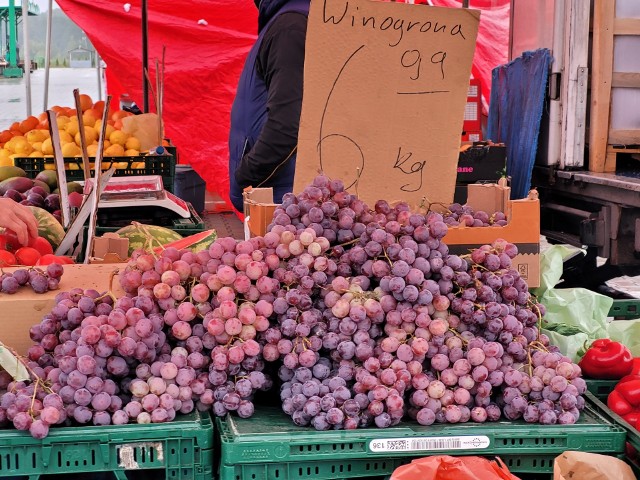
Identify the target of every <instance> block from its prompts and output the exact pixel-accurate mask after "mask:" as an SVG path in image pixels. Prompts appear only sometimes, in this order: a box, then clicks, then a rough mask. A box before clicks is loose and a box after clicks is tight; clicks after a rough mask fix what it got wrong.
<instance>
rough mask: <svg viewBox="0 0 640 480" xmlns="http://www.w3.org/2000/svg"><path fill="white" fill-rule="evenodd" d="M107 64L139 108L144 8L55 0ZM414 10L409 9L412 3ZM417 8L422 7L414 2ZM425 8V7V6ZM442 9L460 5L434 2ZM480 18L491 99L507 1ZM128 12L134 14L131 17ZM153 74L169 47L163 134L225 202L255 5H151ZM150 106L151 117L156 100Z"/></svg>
mask: <svg viewBox="0 0 640 480" xmlns="http://www.w3.org/2000/svg"><path fill="white" fill-rule="evenodd" d="M57 3H58V5H60V7H61V8H62V9H63V10H64V11H65V13H66V14H67V15H68V16H69V17H70V18H71V19H72V20H73V21H74V22H75V23H76V24H77V25H78V26H79V27H80V28H82V30H84V31H85V32H86V34H87V36H88V37H89V38H90V39H91V42H92V43H93V45H94V47H95V48H96V50H97V51H98V52H99V54H100V56H101V57H102V59H103V60H104V61H105V63H106V64H107V89H108V93H109V94H110V95H112V96H113V100H112V101H113V102H114V103H116V104H117V103H118V100H119V98H120V95H121V94H122V93H128V94H129V95H130V96H131V97H132V98H133V99H134V100H135V101H136V103H137V104H138V105H139V106H140V107H141V108H142V66H141V65H142V62H141V58H142V40H141V38H142V36H141V21H140V16H141V12H140V1H139V0H135V1H133V2H130V3H127V1H126V0H119V1H114V0H100V1H99V2H96V1H95V0H57ZM409 3H411V2H409ZM415 3H418V2H415ZM421 3H424V2H421ZM429 3H431V4H434V5H438V6H440V5H442V6H456V7H459V6H460V5H461V1H460V0H429ZM470 3H471V7H472V8H481V9H483V10H484V9H489V10H486V11H483V14H482V20H481V24H480V32H479V37H478V47H477V51H476V56H475V60H474V67H473V75H474V77H476V78H480V79H481V81H482V82H483V97H485V98H489V89H490V85H491V69H492V68H493V67H495V66H497V65H499V64H502V63H505V62H506V60H507V47H508V43H509V42H508V39H509V31H508V25H509V0H471V2H470ZM126 6H130V8H129V9H128V10H129V11H127V8H126ZM148 23H149V69H150V74H151V77H152V78H155V66H154V65H155V59H156V58H157V59H160V58H161V56H162V46H163V45H164V46H166V61H165V65H166V66H165V90H164V97H165V101H164V115H163V116H164V120H165V133H166V135H167V137H169V138H171V140H172V141H173V143H174V144H175V145H176V146H177V147H178V151H179V153H180V161H181V163H190V164H191V165H192V166H193V168H194V169H195V170H196V171H197V172H198V173H199V174H200V175H201V176H202V178H203V179H204V180H205V181H206V182H207V186H208V188H209V190H211V191H214V192H216V193H218V194H219V195H220V196H221V197H222V198H223V199H225V200H226V201H227V202H228V198H229V197H228V195H229V172H228V149H227V139H228V133H229V113H230V111H231V103H232V101H233V97H234V93H235V89H236V82H237V80H238V78H239V76H240V71H241V70H242V66H243V62H244V58H245V56H246V54H247V53H248V51H249V49H250V48H251V45H252V44H253V41H254V39H255V32H256V30H257V11H256V8H255V4H254V2H253V1H252V0H193V1H189V2H176V1H170V0H149V1H148ZM149 103H150V106H151V110H152V111H153V110H154V108H153V100H152V98H151V96H150V99H149Z"/></svg>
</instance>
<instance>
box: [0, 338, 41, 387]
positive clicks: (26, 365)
mask: <svg viewBox="0 0 640 480" xmlns="http://www.w3.org/2000/svg"><path fill="white" fill-rule="evenodd" d="M0 347H2V348H6V349H7V350H9V352H11V354H12V355H13V356H14V357H16V360H18V361H19V362H20V363H21V364H22V365H24V368H26V369H27V371H28V372H29V373H30V374H31V377H32V378H33V381H34V382H35V381H38V380H40V377H38V375H36V372H34V371H33V369H32V368H31V367H30V366H29V364H28V363H27V362H25V361H24V357H22V355H19V354H18V352H16V351H15V350H14V349H13V348H11V347H10V346H8V345H5V344H4V343H2V342H0Z"/></svg>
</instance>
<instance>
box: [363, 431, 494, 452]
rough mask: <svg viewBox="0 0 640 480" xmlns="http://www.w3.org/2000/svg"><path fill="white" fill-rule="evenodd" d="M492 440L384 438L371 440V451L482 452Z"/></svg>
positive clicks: (473, 437)
mask: <svg viewBox="0 0 640 480" xmlns="http://www.w3.org/2000/svg"><path fill="white" fill-rule="evenodd" d="M490 445H491V440H489V437H487V436H485V435H464V436H458V437H414V438H383V439H377V440H371V442H369V450H370V451H371V452H374V453H388V452H421V451H429V450H431V451H434V450H437V451H439V450H482V449H485V448H489V446H490Z"/></svg>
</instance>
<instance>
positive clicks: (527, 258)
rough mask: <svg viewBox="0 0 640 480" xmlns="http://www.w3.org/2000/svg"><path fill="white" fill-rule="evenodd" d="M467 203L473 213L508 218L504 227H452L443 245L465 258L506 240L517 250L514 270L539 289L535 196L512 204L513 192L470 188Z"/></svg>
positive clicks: (493, 187) (481, 186)
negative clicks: (511, 196) (495, 213)
mask: <svg viewBox="0 0 640 480" xmlns="http://www.w3.org/2000/svg"><path fill="white" fill-rule="evenodd" d="M467 188H468V199H467V203H468V204H469V205H471V206H472V207H473V209H474V210H483V211H485V212H487V213H489V214H491V213H493V212H496V211H502V212H504V213H505V214H506V215H507V219H508V224H507V225H505V226H504V227H498V226H495V227H477V228H474V227H465V226H462V227H449V231H448V233H447V235H446V236H445V237H444V239H443V241H444V243H446V244H447V245H448V246H449V251H450V252H451V253H455V254H459V255H460V254H465V253H468V252H469V250H472V249H474V248H478V247H480V246H482V245H485V244H490V243H492V242H493V241H495V240H496V239H498V238H503V239H505V240H507V241H509V242H511V243H513V244H514V245H516V246H517V247H518V252H519V253H518V255H517V256H516V258H514V259H513V266H514V269H516V270H518V272H520V275H521V276H522V278H524V279H525V280H526V281H527V283H528V285H529V287H530V288H534V287H539V286H540V200H538V197H537V193H535V192H533V193H532V195H530V196H529V198H525V199H522V200H510V199H509V195H510V193H511V189H510V188H509V187H506V186H502V185H498V184H471V185H468V186H467Z"/></svg>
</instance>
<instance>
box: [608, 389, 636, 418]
mask: <svg viewBox="0 0 640 480" xmlns="http://www.w3.org/2000/svg"><path fill="white" fill-rule="evenodd" d="M607 407H609V408H610V409H611V410H613V411H614V412H615V413H617V414H618V415H620V416H621V417H624V416H625V415H630V414H632V413H633V412H634V408H633V405H631V404H630V403H629V402H627V400H625V398H624V397H623V396H622V394H621V393H620V392H618V390H617V386H616V389H614V390H613V392H611V393H610V394H609V397H607Z"/></svg>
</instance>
